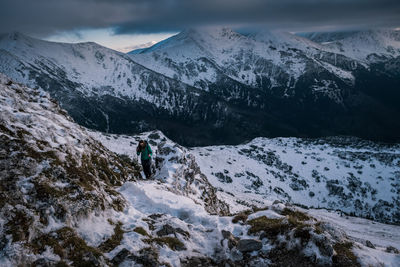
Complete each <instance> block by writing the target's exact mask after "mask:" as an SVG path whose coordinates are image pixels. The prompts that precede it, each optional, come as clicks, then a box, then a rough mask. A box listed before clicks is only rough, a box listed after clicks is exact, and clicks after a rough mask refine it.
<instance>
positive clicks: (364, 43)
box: [325, 29, 400, 63]
mask: <svg viewBox="0 0 400 267" xmlns="http://www.w3.org/2000/svg"><path fill="white" fill-rule="evenodd" d="M325 47H327V48H329V49H332V50H333V51H335V52H336V53H339V54H343V55H345V56H347V57H350V58H353V59H356V60H359V61H361V62H365V63H374V62H382V61H386V60H389V59H393V58H396V57H398V56H400V31H399V30H390V29H376V30H368V31H360V32H357V33H354V34H352V35H350V36H347V37H345V38H343V39H341V40H336V41H332V42H329V43H326V44H325Z"/></svg>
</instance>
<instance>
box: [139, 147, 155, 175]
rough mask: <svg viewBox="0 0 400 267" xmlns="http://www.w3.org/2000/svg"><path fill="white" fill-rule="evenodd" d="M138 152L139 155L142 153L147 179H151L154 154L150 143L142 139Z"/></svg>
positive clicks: (141, 157)
mask: <svg viewBox="0 0 400 267" xmlns="http://www.w3.org/2000/svg"><path fill="white" fill-rule="evenodd" d="M136 153H137V155H138V156H139V154H141V156H140V159H141V161H142V167H143V172H144V175H146V179H150V177H151V157H152V156H153V151H151V148H150V145H149V144H148V143H147V142H146V141H144V140H140V141H139V145H138V146H137V148H136Z"/></svg>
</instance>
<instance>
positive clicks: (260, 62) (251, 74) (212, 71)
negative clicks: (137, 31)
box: [130, 28, 353, 89]
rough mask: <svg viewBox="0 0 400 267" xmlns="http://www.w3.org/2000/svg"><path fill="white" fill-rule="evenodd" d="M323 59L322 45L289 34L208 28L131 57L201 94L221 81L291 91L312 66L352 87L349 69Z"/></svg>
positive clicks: (183, 35)
mask: <svg viewBox="0 0 400 267" xmlns="http://www.w3.org/2000/svg"><path fill="white" fill-rule="evenodd" d="M328 52H330V51H328ZM321 53H327V51H325V50H323V47H322V46H321V45H319V44H317V43H314V42H312V41H310V40H308V39H305V38H302V37H299V36H296V35H293V34H290V33H283V32H270V31H261V32H257V33H255V34H250V35H248V36H244V35H241V34H239V33H236V32H234V31H232V30H231V29H228V28H211V29H210V28H206V29H191V30H187V31H184V32H182V33H180V34H178V35H176V36H173V37H171V38H169V39H167V40H165V41H163V42H160V43H159V44H156V45H154V46H153V47H150V48H148V49H146V50H142V51H140V52H138V53H136V52H135V53H131V54H130V56H131V58H132V59H133V60H134V61H136V62H139V63H140V64H142V65H144V66H146V67H148V68H150V69H155V70H157V71H158V72H160V73H163V74H164V75H167V76H169V77H175V78H177V79H180V80H182V81H184V82H185V83H188V84H191V85H193V86H196V87H198V88H202V89H208V86H206V85H207V84H209V83H213V82H216V81H217V80H218V79H220V77H219V75H226V76H228V77H229V78H231V79H234V80H236V81H238V82H241V83H244V84H246V85H248V86H252V87H257V88H259V87H262V88H268V89H271V88H273V87H289V88H290V87H294V86H295V83H296V81H297V79H298V78H299V77H300V76H301V75H304V74H305V73H306V72H307V71H308V70H307V69H308V68H309V67H310V65H311V66H314V65H315V66H316V67H320V68H323V69H326V70H327V71H328V72H330V73H333V74H334V75H335V76H337V77H338V78H339V79H343V80H345V81H347V82H349V83H351V82H352V80H353V77H352V75H351V73H349V72H348V71H349V70H348V69H346V68H344V69H343V70H342V72H339V71H335V69H336V68H337V67H335V66H333V65H334V64H332V62H325V64H322V63H319V61H320V60H321V59H323V57H322V56H318V57H316V56H315V55H316V54H321ZM315 59H316V60H317V61H316V62H315V61H314V60H315ZM322 61H323V62H324V61H326V60H322ZM336 63H337V62H336ZM336 63H335V65H336ZM326 65H328V66H326ZM330 65H332V66H330ZM340 68H341V66H339V69H340ZM342 68H343V67H342ZM346 73H347V74H346ZM267 80H268V84H266V81H267Z"/></svg>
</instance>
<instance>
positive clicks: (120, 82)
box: [0, 29, 400, 145]
mask: <svg viewBox="0 0 400 267" xmlns="http://www.w3.org/2000/svg"><path fill="white" fill-rule="evenodd" d="M263 36H264V37H263ZM265 36H269V37H267V38H266V37H265ZM14 37H15V36H14ZM17 37H18V34H17ZM10 38H11V39H13V38H12V35H9V39H10ZM21 38H22V37H21V36H20V39H21ZM257 38H259V39H261V41H256V40H254V39H257ZM263 38H264V41H262V39H263ZM299 38H300V37H296V36H294V35H292V34H287V33H285V34H279V33H271V32H265V31H264V32H263V33H259V34H258V37H257V36H256V35H248V36H244V35H240V34H239V33H235V32H234V31H232V30H231V29H209V30H207V31H206V30H198V29H197V30H188V31H186V32H183V33H181V34H180V35H179V34H178V35H175V36H173V37H171V38H169V39H168V40H167V41H164V43H163V42H161V43H159V44H156V45H155V46H153V48H152V49H153V50H154V51H153V50H151V49H150V48H149V49H150V50H147V51H148V52H147V53H140V54H135V55H126V54H122V53H119V52H115V51H113V50H110V49H107V48H104V47H101V46H98V45H94V44H90V43H89V44H87V43H84V44H60V43H51V42H46V43H44V44H45V45H44V46H45V47H46V49H44V47H42V43H38V44H36V45H35V44H34V43H35V42H34V41H31V43H29V42H28V43H26V42H24V41H23V40H19V41H18V38H16V39H17V40H16V41H15V40H14V41H7V40H5V38H4V37H3V39H2V41H0V61H1V63H2V64H1V65H0V71H1V72H4V73H5V74H7V75H9V76H10V77H12V78H14V79H16V80H18V81H19V82H22V83H25V84H27V85H29V86H31V87H40V88H43V89H45V90H48V91H49V92H50V94H51V95H52V97H54V98H55V99H57V100H58V101H59V102H60V104H61V106H62V107H63V108H65V109H67V110H68V112H69V113H70V114H71V115H72V117H73V118H74V119H75V120H76V121H77V122H78V123H80V124H82V125H84V126H87V127H90V128H93V129H97V130H102V131H110V132H113V133H139V132H141V131H144V130H152V129H160V130H163V131H164V132H165V133H166V134H167V135H169V136H171V137H172V138H173V139H175V140H176V141H178V142H180V143H182V144H186V145H199V144H201V145H207V144H216V143H236V144H237V143H240V142H242V141H243V140H246V139H251V138H254V137H257V136H269V137H271V136H300V137H307V136H309V137H315V136H326V135H338V134H339V135H341V134H345V135H355V136H359V137H362V138H369V139H374V140H382V141H389V142H396V141H398V140H399V138H400V137H399V136H397V135H396V134H395V133H396V131H397V130H396V129H399V128H400V125H399V122H398V121H396V120H394V118H395V117H396V116H397V115H398V114H399V112H400V110H399V109H398V107H397V105H396V104H395V103H396V102H397V99H398V98H399V93H398V90H396V88H397V85H398V84H399V79H398V71H397V70H396V67H395V66H396V64H397V61H398V58H393V59H390V60H389V61H383V62H378V63H376V62H375V61H374V62H375V63H369V64H370V65H366V63H365V62H361V61H357V60H355V59H352V58H349V57H346V56H345V55H343V54H340V53H338V52H335V51H334V50H332V51H328V50H324V49H321V45H320V44H315V43H311V44H312V45H311V46H308V45H307V44H308V43H309V42H311V41H307V40H306V39H302V38H300V39H299ZM22 39H23V38H22ZM177 39H178V40H177ZM31 40H34V39H31ZM193 40H195V41H193ZM271 40H275V41H273V42H272V41H271ZM285 40H289V41H285ZM270 41H271V42H272V43H271V42H270ZM165 42H167V44H166V43H165ZM182 42H183V45H182ZM293 44H295V45H293ZM163 45H164V46H165V45H166V47H164V48H163ZM248 45H250V46H248ZM156 48H157V49H156ZM159 51H161V52H162V53H160V52H159ZM385 60H386V59H385ZM370 107H373V109H374V110H376V111H379V112H375V114H368V112H369V111H368V110H369V109H370ZM327 117H328V118H332V120H331V121H330V122H327V121H326V118H327ZM244 118H246V120H248V122H246V121H244ZM133 122H135V123H133ZM250 125H253V128H254V129H251V127H250ZM194 128H196V129H197V130H198V132H196V131H194V130H193V129H194ZM222 133H223V134H222Z"/></svg>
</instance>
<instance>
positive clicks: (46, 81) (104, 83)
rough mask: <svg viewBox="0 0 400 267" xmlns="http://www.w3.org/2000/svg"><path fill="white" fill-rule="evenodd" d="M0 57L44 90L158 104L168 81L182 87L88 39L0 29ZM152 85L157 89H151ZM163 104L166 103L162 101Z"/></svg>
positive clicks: (6, 68)
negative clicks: (72, 39) (66, 39)
mask: <svg viewBox="0 0 400 267" xmlns="http://www.w3.org/2000/svg"><path fill="white" fill-rule="evenodd" d="M0 59H1V62H2V64H1V65H0V72H3V73H7V75H8V76H9V77H11V78H13V79H16V80H17V81H20V82H24V83H26V84H28V85H31V86H34V87H38V86H39V87H42V88H43V89H47V90H56V89H58V90H59V91H62V90H67V91H69V92H74V91H77V92H78V93H82V94H83V95H85V96H86V97H93V96H95V97H101V96H104V95H112V96H116V97H127V98H129V99H135V100H139V99H140V100H145V101H150V102H152V103H154V104H156V105H160V104H161V103H162V101H163V100H165V99H168V97H169V95H167V93H168V91H169V89H170V88H171V87H173V88H174V89H180V88H182V87H185V86H183V85H179V83H177V82H175V83H172V84H171V81H170V80H168V79H161V80H162V81H160V79H158V80H157V79H156V78H155V77H154V75H155V73H154V72H152V71H151V70H148V69H146V68H144V67H143V66H141V65H138V64H137V63H135V62H133V61H132V60H131V59H130V58H129V57H128V56H126V55H125V54H123V53H119V52H117V51H114V50H111V49H108V48H105V47H102V46H100V45H98V44H96V43H91V42H90V43H78V44H67V43H55V42H47V41H43V40H38V39H34V38H30V37H28V36H25V35H23V34H20V33H11V34H5V35H3V36H2V37H1V38H0ZM10 64H11V65H10ZM50 85H57V88H53V87H54V86H50ZM155 87H156V88H157V92H158V93H157V94H154V93H151V90H152V88H153V90H154V88H155ZM56 93H58V94H60V92H54V94H56ZM163 106H164V108H168V104H166V103H165V101H164V103H163Z"/></svg>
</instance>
